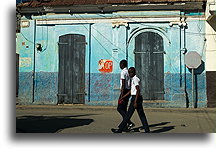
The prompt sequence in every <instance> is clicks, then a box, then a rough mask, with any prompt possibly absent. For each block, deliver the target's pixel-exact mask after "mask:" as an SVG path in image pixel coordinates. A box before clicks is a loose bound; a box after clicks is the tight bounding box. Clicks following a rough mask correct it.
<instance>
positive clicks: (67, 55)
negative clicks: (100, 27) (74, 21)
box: [58, 34, 86, 104]
mask: <svg viewBox="0 0 216 148" xmlns="http://www.w3.org/2000/svg"><path fill="white" fill-rule="evenodd" d="M58 46H59V74H58V103H59V104H61V103H66V104H75V103H79V104H80V103H81V104H83V103H84V101H85V99H84V98H85V51H86V41H85V36H84V35H79V34H66V35H63V36H60V37H59V43H58Z"/></svg>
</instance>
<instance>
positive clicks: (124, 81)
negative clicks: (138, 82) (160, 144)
mask: <svg viewBox="0 0 216 148" xmlns="http://www.w3.org/2000/svg"><path fill="white" fill-rule="evenodd" d="M119 66H120V68H121V69H122V72H121V78H120V89H121V94H120V96H119V100H118V107H117V111H118V112H119V113H120V115H121V116H122V119H123V118H124V117H125V116H126V113H127V106H128V101H129V98H130V95H127V96H125V97H124V98H123V96H124V95H125V94H127V93H128V92H129V91H130V77H129V75H128V69H127V61H126V60H121V61H120V64H119ZM134 126H135V124H134V123H133V122H131V121H130V120H129V121H128V125H127V126H125V127H124V129H131V128H132V127H134Z"/></svg>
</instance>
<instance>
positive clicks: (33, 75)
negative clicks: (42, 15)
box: [32, 20, 36, 103]
mask: <svg viewBox="0 0 216 148" xmlns="http://www.w3.org/2000/svg"><path fill="white" fill-rule="evenodd" d="M35 47H36V20H34V46H33V50H34V56H33V58H34V59H33V72H32V81H33V85H32V103H34V101H35V99H34V96H35V62H36V61H35Z"/></svg>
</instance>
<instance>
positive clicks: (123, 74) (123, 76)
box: [120, 67, 130, 89]
mask: <svg viewBox="0 0 216 148" xmlns="http://www.w3.org/2000/svg"><path fill="white" fill-rule="evenodd" d="M122 79H123V80H125V88H126V89H130V77H129V74H128V69H127V68H126V67H125V68H124V69H122V72H121V77H120V89H121V87H122Z"/></svg>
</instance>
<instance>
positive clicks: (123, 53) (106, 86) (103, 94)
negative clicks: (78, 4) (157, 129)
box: [16, 6, 207, 107]
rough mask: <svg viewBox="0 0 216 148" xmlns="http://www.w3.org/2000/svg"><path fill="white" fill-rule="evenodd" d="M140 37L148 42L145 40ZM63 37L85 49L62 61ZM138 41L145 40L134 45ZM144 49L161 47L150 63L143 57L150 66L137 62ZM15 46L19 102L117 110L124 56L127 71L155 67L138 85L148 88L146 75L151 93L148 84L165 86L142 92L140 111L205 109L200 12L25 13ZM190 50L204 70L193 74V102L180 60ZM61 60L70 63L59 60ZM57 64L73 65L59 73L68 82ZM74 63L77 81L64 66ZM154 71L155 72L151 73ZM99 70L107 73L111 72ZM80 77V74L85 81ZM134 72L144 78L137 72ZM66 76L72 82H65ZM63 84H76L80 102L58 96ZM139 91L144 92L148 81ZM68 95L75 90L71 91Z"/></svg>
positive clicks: (189, 84)
mask: <svg viewBox="0 0 216 148" xmlns="http://www.w3.org/2000/svg"><path fill="white" fill-rule="evenodd" d="M158 8H160V7H159V6H158ZM140 34H142V35H143V37H145V36H146V37H147V39H143V37H142V36H139V35H140ZM79 36H82V37H83V38H84V42H79V41H78V39H77V41H76V37H79ZM61 37H62V38H63V37H65V38H69V39H71V40H73V41H71V44H75V43H76V44H77V46H76V47H75V46H73V48H77V47H79V49H80V50H81V48H83V50H85V52H84V53H83V54H82V55H77V56H76V55H75V58H71V57H70V56H69V57H65V56H67V53H66V52H65V54H66V55H64V56H63V57H62V56H61V51H60V50H63V49H64V48H65V49H66V47H65V46H66V44H70V43H68V42H67V43H66V42H62V41H63V39H62V40H61V39H60V38H61ZM138 37H139V38H140V39H141V40H140V42H143V43H141V44H140V43H139V38H138ZM72 38H75V39H72ZM158 40H160V43H158V42H157V41H158ZM65 41H66V40H65ZM78 43H79V46H78ZM64 44H65V45H64ZM80 44H82V45H80ZM69 46H70V47H72V45H69ZM158 46H160V47H158ZM148 47H149V48H152V49H159V48H161V51H153V52H151V53H152V54H149V59H148V58H147V59H148V62H149V63H146V61H145V60H143V59H142V58H141V59H139V57H140V56H139V54H142V55H141V57H142V56H144V57H147V56H146V55H147V52H148V50H145V51H138V50H137V48H140V49H146V48H148ZM16 48H17V52H18V53H19V58H20V59H19V94H18V99H19V103H21V104H57V103H66V104H76V103H82V104H83V103H84V104H87V105H106V106H107V105H109V106H115V105H117V100H118V97H119V93H120V89H119V87H120V72H121V69H120V68H119V62H120V61H121V60H122V59H127V60H128V67H131V66H134V67H136V68H137V70H138V71H145V70H140V69H142V68H143V66H141V65H148V66H147V68H146V66H145V69H152V71H151V72H152V73H150V74H149V76H148V77H143V79H142V78H141V81H142V82H143V83H144V82H145V83H147V81H146V78H147V79H149V80H150V79H154V81H148V86H149V87H151V89H154V87H152V86H151V82H152V83H155V85H157V86H155V87H158V85H160V86H162V91H157V92H153V93H152V92H150V91H146V90H147V89H145V88H142V89H141V91H143V94H149V95H147V98H146V99H145V101H144V104H143V105H144V106H145V107H194V105H195V107H206V106H207V97H206V72H205V52H204V51H205V19H204V13H203V12H194V11H188V10H152V11H149V10H139V11H138V10H136V11H113V12H111V13H72V12H68V13H60V14H58V13H42V12H41V13H38V14H33V13H32V14H31V13H28V14H27V13H23V15H22V18H21V28H20V33H17V44H16ZM67 49H68V48H67ZM67 49H66V50H67ZM79 49H77V50H76V53H78V52H79V51H80V50H79ZM189 51H196V52H198V53H199V54H200V56H201V57H202V65H201V66H200V67H199V68H198V69H197V70H196V75H195V92H196V96H195V98H192V93H191V92H192V85H191V84H192V82H191V79H192V78H191V71H190V69H188V68H186V66H185V63H184V56H185V54H186V53H187V52H189ZM69 53H70V52H69ZM76 53H73V52H72V53H71V54H76ZM154 53H155V54H160V56H156V59H154V60H153V61H151V60H150V59H151V56H153V57H152V58H155V57H154ZM145 54H146V55H145ZM80 56H83V57H84V60H80V59H79V58H80ZM64 57H65V58H66V59H67V60H62V58H64ZM159 57H160V59H159ZM144 59H145V58H144ZM61 60H62V61H64V62H63V63H67V61H68V60H70V62H69V63H67V64H68V65H67V64H66V66H65V67H64V68H65V69H64V70H63V71H64V76H65V75H67V73H70V74H69V76H65V80H62V77H60V75H61V74H60V69H61V65H60V63H62V62H60V61H61ZM100 61H104V62H105V63H106V61H109V62H110V63H111V64H110V65H109V67H106V64H105V63H102V65H101V63H100ZM140 61H141V62H140ZM73 63H77V64H78V65H79V66H80V67H83V70H82V71H79V70H78V74H77V75H75V76H74V75H73V74H74V73H76V70H77V69H78V68H76V67H77V66H75V67H73V68H72V69H70V68H69V69H70V70H69V71H67V66H69V67H70V65H73ZM155 63H156V64H155ZM157 63H158V64H159V65H158V64H157ZM161 63H162V64H161ZM161 65H162V66H161ZM158 68H159V69H160V70H159V72H158V71H157V70H156V71H154V69H158ZM101 69H102V70H104V69H107V70H108V72H106V71H104V72H103V71H101ZM79 73H84V82H82V83H81V82H80V81H81V80H80V77H79ZM155 73H159V74H158V75H157V74H155ZM161 73H163V74H161ZM138 75H139V77H142V74H141V73H140V74H139V73H138ZM70 76H71V77H73V80H70ZM66 77H67V78H66ZM74 77H75V78H74ZM76 78H77V80H76ZM144 78H145V79H144ZM63 79H64V78H63ZM62 81H64V82H63V83H64V84H63V85H64V87H68V85H73V86H79V89H80V90H82V92H75V93H77V95H79V97H77V98H78V102H76V101H75V102H74V100H73V99H74V98H71V96H69V95H68V94H67V93H60V92H59V90H60V89H61V87H62V84H61V82H62ZM67 82H68V84H66V83H67ZM69 82H70V83H69ZM79 82H80V83H81V84H79ZM152 85H153V84H152ZM142 86H144V87H147V84H143V85H142ZM81 87H82V88H81ZM65 89H66V88H65ZM71 89H75V88H71ZM148 90H150V89H148ZM69 91H70V90H69ZM71 92H72V93H74V92H73V91H72V90H71ZM150 93H151V95H150ZM157 93H160V94H159V95H158V94H157ZM148 96H149V97H148ZM152 96H154V97H152ZM158 96H160V97H158ZM75 97H76V96H75ZM194 99H195V100H194ZM65 100H67V101H65ZM80 100H81V101H80ZM79 101H80V102H79Z"/></svg>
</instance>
